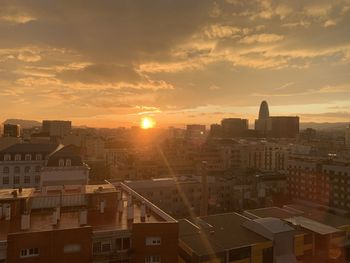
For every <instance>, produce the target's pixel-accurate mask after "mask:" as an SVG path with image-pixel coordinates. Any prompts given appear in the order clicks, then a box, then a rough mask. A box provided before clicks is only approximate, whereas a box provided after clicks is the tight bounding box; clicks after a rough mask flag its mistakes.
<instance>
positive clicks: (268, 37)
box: [239, 34, 284, 44]
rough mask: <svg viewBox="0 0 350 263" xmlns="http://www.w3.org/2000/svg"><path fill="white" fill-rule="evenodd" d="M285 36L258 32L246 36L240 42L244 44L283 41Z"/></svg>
mask: <svg viewBox="0 0 350 263" xmlns="http://www.w3.org/2000/svg"><path fill="white" fill-rule="evenodd" d="M283 38H284V37H283V36H282V35H277V34H256V35H250V36H246V37H244V38H243V39H241V40H240V41H239V42H240V43H243V44H254V43H273V42H278V41H281V40H282V39H283Z"/></svg>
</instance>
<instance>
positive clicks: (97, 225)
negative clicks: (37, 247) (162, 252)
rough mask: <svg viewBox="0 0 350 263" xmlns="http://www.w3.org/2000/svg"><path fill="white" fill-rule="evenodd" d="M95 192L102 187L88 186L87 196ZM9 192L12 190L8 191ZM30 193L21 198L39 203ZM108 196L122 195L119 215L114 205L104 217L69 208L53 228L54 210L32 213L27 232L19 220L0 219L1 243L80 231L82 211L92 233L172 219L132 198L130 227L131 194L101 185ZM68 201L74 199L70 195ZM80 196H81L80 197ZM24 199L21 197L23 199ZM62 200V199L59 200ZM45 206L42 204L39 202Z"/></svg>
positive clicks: (136, 198) (87, 208)
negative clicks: (12, 237) (22, 235)
mask: <svg viewBox="0 0 350 263" xmlns="http://www.w3.org/2000/svg"><path fill="white" fill-rule="evenodd" d="M96 189H97V191H98V193H100V192H101V185H100V186H99V185H97V186H87V194H92V193H95V190H96ZM11 190H12V189H11ZM32 191H34V189H32V190H30V189H28V190H27V191H25V192H22V193H23V194H24V193H26V197H28V198H29V200H30V199H38V198H36V197H38V196H36V195H35V194H34V196H32V195H31V194H32ZM102 191H106V192H107V193H109V192H116V194H117V192H119V191H120V192H121V197H122V200H123V206H122V211H121V212H119V211H118V209H117V204H116V206H115V208H112V209H111V208H109V209H107V208H106V210H105V212H104V213H101V212H100V211H99V210H97V209H96V207H86V206H72V207H61V216H60V220H59V221H58V223H57V224H56V225H53V224H52V219H53V211H54V208H43V209H34V210H31V212H30V227H29V229H28V230H21V216H17V217H14V216H13V217H12V218H11V219H10V220H8V221H7V220H5V218H2V219H0V241H3V240H7V235H8V234H10V233H18V232H38V231H49V230H58V229H70V228H77V227H80V222H79V215H80V211H81V210H82V209H84V210H87V224H86V225H88V226H92V228H93V231H112V230H127V229H130V228H131V226H132V223H160V222H167V221H168V220H169V219H170V220H171V219H172V218H171V217H170V216H169V218H167V217H166V216H167V214H165V213H164V212H163V213H161V212H162V211H161V210H159V212H158V210H157V209H159V208H157V207H156V206H154V205H153V204H152V203H150V202H149V201H147V200H143V199H142V197H140V196H134V195H132V199H133V207H134V220H133V222H132V223H130V221H128V218H127V215H128V203H127V200H128V199H129V196H130V192H128V191H125V190H124V189H118V190H116V189H115V187H113V186H111V185H109V186H108V185H103V190H102ZM1 193H3V194H4V195H5V193H6V191H4V190H2V191H1ZM69 196H70V197H72V196H74V195H69ZM79 196H81V195H79ZM53 197H54V196H52V195H49V196H47V197H45V196H43V195H41V196H40V199H42V200H44V201H45V198H46V199H47V202H50V200H53V199H52V198H53ZM23 198H24V197H23ZM61 198H62V197H61ZM42 200H41V202H43V203H45V202H44V201H42ZM142 204H145V206H146V217H145V220H144V221H141V205H142Z"/></svg>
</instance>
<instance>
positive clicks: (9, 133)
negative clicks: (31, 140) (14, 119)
mask: <svg viewBox="0 0 350 263" xmlns="http://www.w3.org/2000/svg"><path fill="white" fill-rule="evenodd" d="M20 130H21V127H20V126H19V125H17V124H4V137H17V138H18V137H19V136H20V135H21V133H20Z"/></svg>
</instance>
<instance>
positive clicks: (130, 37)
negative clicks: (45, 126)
mask: <svg viewBox="0 0 350 263" xmlns="http://www.w3.org/2000/svg"><path fill="white" fill-rule="evenodd" d="M0 6H1V8H0V39H1V41H0V109H1V110H0V120H1V119H2V120H5V119H8V118H21V119H34V120H42V119H63V120H67V119H69V120H72V121H73V124H74V125H88V126H95V127H118V126H130V125H135V124H137V123H139V121H140V119H141V118H142V117H145V116H148V117H151V118H153V119H154V120H155V121H156V122H157V125H158V126H169V125H174V126H181V125H184V124H186V123H201V124H210V123H219V122H220V120H221V119H222V118H229V117H242V118H248V119H249V121H250V123H253V121H254V119H255V118H257V115H258V110H259V105H260V102H261V101H262V100H267V101H268V103H269V106H270V114H271V115H298V116H300V118H301V121H302V122H309V121H313V122H346V121H349V122H350V0H333V1H331V0H325V1H323V0H308V1H300V0H293V1H283V0H282V1H275V0H246V1H239V0H221V1H219V0H216V1H213V0H152V1H145V0H114V1H112V0H103V1H96V0H94V1H91V0H76V1H71V0H60V1H58V0H57V1H53V0H35V1H34V0H23V1H16V0H8V1H6V0H0Z"/></svg>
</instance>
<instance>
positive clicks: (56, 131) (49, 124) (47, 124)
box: [42, 120, 72, 137]
mask: <svg viewBox="0 0 350 263" xmlns="http://www.w3.org/2000/svg"><path fill="white" fill-rule="evenodd" d="M42 130H43V132H44V133H47V134H48V135H49V136H51V137H63V136H65V135H67V134H69V133H70V132H71V130H72V122H71V121H58V120H44V121H43V126H42Z"/></svg>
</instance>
